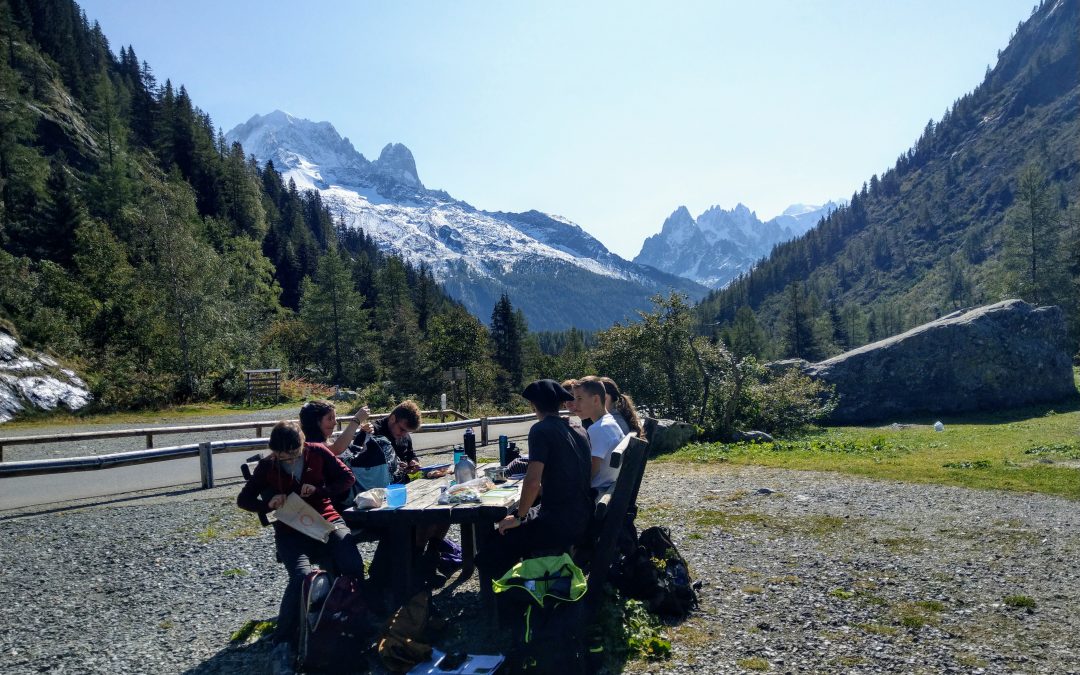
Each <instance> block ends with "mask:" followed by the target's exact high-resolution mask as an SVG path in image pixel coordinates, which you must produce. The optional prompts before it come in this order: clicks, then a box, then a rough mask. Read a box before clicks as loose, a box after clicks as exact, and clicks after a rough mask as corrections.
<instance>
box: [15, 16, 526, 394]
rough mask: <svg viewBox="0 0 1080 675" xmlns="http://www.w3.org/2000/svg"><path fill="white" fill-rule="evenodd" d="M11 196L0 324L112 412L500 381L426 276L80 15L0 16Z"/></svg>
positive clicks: (480, 331) (483, 335)
mask: <svg viewBox="0 0 1080 675" xmlns="http://www.w3.org/2000/svg"><path fill="white" fill-rule="evenodd" d="M0 193H2V200H0V201H2V203H0V209H2V210H0V327H4V328H6V329H8V330H10V331H13V332H15V333H16V334H17V335H18V336H19V337H20V338H21V339H22V340H23V341H24V342H26V343H27V344H28V345H30V346H34V347H38V348H42V349H46V350H48V351H50V352H52V353H53V354H55V355H57V356H59V357H60V358H61V360H62V361H63V362H64V363H65V364H67V365H70V366H73V367H75V368H76V369H77V370H78V371H79V372H80V373H82V374H84V375H85V376H86V377H87V379H88V381H89V382H90V384H91V385H92V388H93V390H94V393H95V395H96V398H97V405H98V408H99V409H100V408H106V409H108V408H118V407H141V406H147V405H160V404H165V403H169V402H173V401H178V400H190V399H199V398H210V397H223V398H236V397H237V396H238V395H239V394H240V393H241V391H242V388H243V379H242V374H241V373H242V370H243V369H244V368H260V367H263V368H265V367H282V368H284V369H285V370H286V373H287V375H289V376H292V377H305V378H308V379H311V380H319V381H323V382H328V383H339V384H343V385H347V386H352V387H365V386H366V387H368V388H369V389H368V391H367V392H365V396H367V397H368V399H369V400H371V401H372V403H373V405H374V404H379V402H380V401H385V400H387V399H389V398H391V397H395V398H399V397H402V396H405V395H421V396H427V397H434V396H435V395H436V393H437V392H438V391H442V390H444V389H445V386H446V385H445V383H444V382H443V381H442V380H441V378H440V377H439V373H441V372H442V371H443V370H444V369H446V368H449V367H451V366H459V367H464V368H468V369H469V370H470V374H471V375H472V377H473V380H474V383H475V384H476V385H477V388H478V389H479V390H481V391H484V390H485V389H486V390H487V391H486V392H485V393H487V394H490V393H491V392H490V386H488V387H486V388H485V387H482V386H481V385H483V384H484V383H488V385H490V384H491V383H493V382H494V381H495V379H496V378H497V377H498V376H499V375H500V373H503V372H505V368H502V367H501V366H500V365H499V364H498V363H496V362H494V361H492V360H491V358H490V356H489V345H488V340H489V336H488V332H487V330H486V328H485V327H484V326H483V324H481V322H480V321H478V320H477V319H476V318H475V317H473V316H471V315H469V314H468V313H467V312H465V311H464V310H463V309H462V308H461V307H460V306H459V305H458V304H456V303H454V302H452V301H451V300H449V299H448V297H447V296H446V295H445V294H444V293H443V292H442V290H441V289H440V288H439V287H438V286H437V285H436V284H435V283H434V281H433V279H432V277H431V275H430V274H429V273H428V272H427V271H426V270H425V269H417V268H414V267H410V266H409V265H407V264H404V263H403V262H402V261H401V260H399V259H397V258H394V257H389V256H384V255H382V254H380V253H379V252H378V251H377V250H376V248H375V245H374V243H373V241H372V240H371V239H370V237H368V236H367V235H365V234H364V233H363V232H362V231H355V230H353V231H346V230H345V229H344V228H343V227H341V226H340V223H335V221H334V218H333V217H332V216H331V214H330V212H329V211H328V210H327V209H326V208H325V207H324V205H323V204H322V203H321V200H320V197H319V194H318V193H317V192H300V191H298V190H297V188H296V186H295V185H294V184H292V183H291V182H289V183H288V184H286V183H283V181H282V179H281V176H280V175H279V174H278V173H277V172H276V171H275V169H274V167H273V165H271V164H267V165H266V166H258V165H256V163H255V162H254V161H253V160H251V159H249V158H248V157H246V156H245V154H244V151H243V149H242V148H241V147H240V146H239V145H231V146H229V145H226V143H225V141H224V138H223V136H222V135H221V133H220V131H219V130H216V129H215V126H214V124H213V122H212V121H211V119H210V117H209V116H208V115H207V114H206V113H204V112H203V111H201V110H200V109H199V108H198V107H197V106H196V104H195V103H194V102H193V101H192V100H191V98H190V96H189V95H188V93H187V91H186V90H185V88H184V87H183V86H182V85H181V86H177V85H174V83H172V82H171V81H170V80H168V79H164V81H160V80H159V79H158V77H156V76H155V73H154V71H153V69H152V67H151V65H150V64H148V63H146V62H144V61H140V60H139V58H138V57H137V55H136V52H135V50H134V49H133V48H132V47H131V46H123V47H121V48H120V49H119V52H118V53H114V52H113V51H112V49H111V48H110V45H109V44H108V41H107V40H106V38H105V35H104V33H103V31H102V29H101V27H100V26H99V25H98V24H97V23H96V22H94V23H90V22H89V21H88V20H87V17H86V16H85V14H84V13H83V12H82V11H81V10H80V8H79V7H78V5H76V4H75V3H73V2H71V1H70V0H30V1H27V0H0ZM507 304H509V301H508V300H507ZM514 328H515V329H521V330H522V331H523V330H525V327H524V326H522V325H520V324H514ZM518 377H519V378H520V377H521V375H520V374H519V375H518ZM504 379H505V378H504Z"/></svg>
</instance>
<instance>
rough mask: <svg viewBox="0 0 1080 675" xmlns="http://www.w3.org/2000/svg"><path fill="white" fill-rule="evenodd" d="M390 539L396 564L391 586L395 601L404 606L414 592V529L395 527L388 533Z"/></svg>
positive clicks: (391, 553) (392, 557) (393, 559)
mask: <svg viewBox="0 0 1080 675" xmlns="http://www.w3.org/2000/svg"><path fill="white" fill-rule="evenodd" d="M387 536H389V537H390V555H391V558H390V559H391V560H392V561H393V562H394V567H393V572H392V575H391V586H392V590H393V593H394V601H395V602H397V603H399V604H404V603H405V601H406V600H408V599H409V593H410V592H411V591H412V576H413V574H412V572H413V539H414V538H415V535H414V534H413V528H411V527H393V528H390V531H389V532H388V533H387Z"/></svg>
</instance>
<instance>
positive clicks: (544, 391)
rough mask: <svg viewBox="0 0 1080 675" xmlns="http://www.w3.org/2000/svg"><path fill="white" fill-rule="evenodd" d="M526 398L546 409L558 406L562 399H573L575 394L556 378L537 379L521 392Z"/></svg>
mask: <svg viewBox="0 0 1080 675" xmlns="http://www.w3.org/2000/svg"><path fill="white" fill-rule="evenodd" d="M521 395H522V396H524V397H525V400H527V401H531V402H533V403H535V404H536V405H537V406H538V407H541V408H545V409H549V410H550V409H552V408H558V407H559V403H560V402H561V401H573V400H574V395H573V394H571V393H570V392H568V391H566V390H565V389H563V386H562V385H561V384H559V383H558V382H556V381H555V380H537V381H535V382H533V383H532V384H530V385H529V386H527V387H525V391H523V392H521Z"/></svg>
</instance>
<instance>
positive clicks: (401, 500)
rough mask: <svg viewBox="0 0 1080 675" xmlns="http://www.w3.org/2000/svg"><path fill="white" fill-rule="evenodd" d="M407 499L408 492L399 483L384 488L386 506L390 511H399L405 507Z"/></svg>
mask: <svg viewBox="0 0 1080 675" xmlns="http://www.w3.org/2000/svg"><path fill="white" fill-rule="evenodd" d="M408 499H409V491H408V490H407V489H406V487H405V486H404V485H402V484H401V483H394V484H392V485H387V486H386V506H387V507H388V508H391V509H399V508H401V507H402V506H405V502H406V501H408Z"/></svg>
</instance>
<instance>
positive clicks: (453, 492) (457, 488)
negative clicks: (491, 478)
mask: <svg viewBox="0 0 1080 675" xmlns="http://www.w3.org/2000/svg"><path fill="white" fill-rule="evenodd" d="M446 498H447V501H448V503H450V504H468V503H470V502H479V501H480V491H479V490H477V489H476V488H474V487H471V486H469V485H465V484H461V485H454V486H451V487H450V489H448V490H447V491H446Z"/></svg>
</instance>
